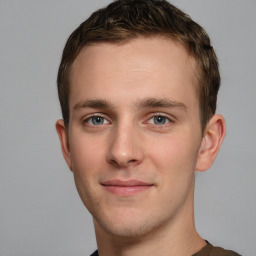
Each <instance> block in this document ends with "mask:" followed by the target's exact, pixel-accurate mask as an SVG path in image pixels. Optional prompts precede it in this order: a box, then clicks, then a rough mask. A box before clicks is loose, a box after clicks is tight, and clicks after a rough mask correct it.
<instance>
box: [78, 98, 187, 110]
mask: <svg viewBox="0 0 256 256" xmlns="http://www.w3.org/2000/svg"><path fill="white" fill-rule="evenodd" d="M135 106H136V107H137V108H157V107H162V108H180V109H183V110H186V109H187V107H186V105H185V104H183V103H182V102H178V101H174V100H170V99H165V98H163V99H157V98H146V99H143V100H138V101H137V102H135ZM81 108H96V109H110V108H114V104H113V103H111V102H110V101H106V100H101V99H94V100H85V101H80V102H78V103H77V104H75V106H74V107H73V109H74V110H78V109H81Z"/></svg>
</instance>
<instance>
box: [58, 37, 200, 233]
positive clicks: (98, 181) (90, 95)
mask: <svg viewBox="0 0 256 256" xmlns="http://www.w3.org/2000/svg"><path fill="white" fill-rule="evenodd" d="M195 66H196V65H195V61H194V60H193V58H192V57H190V56H189V55H188V54H187V52H186V51H185V49H184V48H183V47H182V46H180V45H178V44H176V43H174V42H172V41H170V40H167V39H166V40H165V39H163V38H151V39H149V38H147V39H146V38H138V39H134V40H132V41H129V42H127V43H123V44H111V43H98V44H95V45H91V46H88V47H86V48H84V49H83V50H82V51H81V53H80V54H79V55H78V57H77V58H76V60H75V62H74V63H73V66H72V70H71V78H70V81H71V94H70V105H69V107H70V123H69V129H68V132H67V133H68V137H65V136H66V135H65V134H64V135H63V136H64V139H63V144H64V148H65V149H64V151H65V152H66V155H65V153H64V155H65V158H66V161H67V163H68V165H69V167H70V169H71V170H72V171H73V173H74V179H75V183H76V186H77V190H78V192H79V195H80V197H81V199H82V201H83V203H84V204H85V206H86V207H87V208H88V210H89V211H90V212H91V214H92V215H93V218H94V222H95V226H96V232H97V230H98V231H99V230H101V231H104V232H107V233H109V234H113V235H118V236H136V235H137V236H139V235H144V234H146V233H150V232H151V231H152V230H156V229H158V228H161V227H163V226H164V227H168V226H169V225H174V223H177V222H179V221H180V222H182V221H186V218H189V217H186V216H189V215H192V211H193V189H194V172H195V168H196V165H197V162H198V152H199V151H200V146H201V142H202V137H201V134H202V132H201V126H200V114H199V102H198V96H197V94H196V91H197V90H196V86H197V84H196V79H195V75H194V74H195V72H196V70H195Z"/></svg>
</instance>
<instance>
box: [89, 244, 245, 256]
mask: <svg viewBox="0 0 256 256" xmlns="http://www.w3.org/2000/svg"><path fill="white" fill-rule="evenodd" d="M206 243H207V244H206V245H205V246H204V247H203V248H202V249H201V250H200V251H199V252H197V253H195V254H193V255H192V256H241V255H240V254H238V253H236V252H233V251H230V250H225V249H223V248H221V247H215V246H213V245H211V244H210V243H209V242H208V241H206ZM91 256H99V254H98V251H95V252H94V253H93V254H92V255H91Z"/></svg>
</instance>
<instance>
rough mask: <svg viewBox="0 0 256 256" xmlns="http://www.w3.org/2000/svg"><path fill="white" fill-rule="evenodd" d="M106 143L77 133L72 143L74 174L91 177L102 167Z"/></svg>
mask: <svg viewBox="0 0 256 256" xmlns="http://www.w3.org/2000/svg"><path fill="white" fill-rule="evenodd" d="M105 144H106V143H104V142H102V140H100V139H94V138H91V137H89V136H85V135H84V134H79V133H78V132H77V133H76V135H75V136H73V140H72V141H71V143H70V152H71V163H72V170H73V172H75V173H77V174H79V175H81V176H83V175H91V173H93V172H95V171H96V170H98V169H99V168H100V167H101V166H102V161H103V160H104V159H105V158H104V152H105V148H104V145H105Z"/></svg>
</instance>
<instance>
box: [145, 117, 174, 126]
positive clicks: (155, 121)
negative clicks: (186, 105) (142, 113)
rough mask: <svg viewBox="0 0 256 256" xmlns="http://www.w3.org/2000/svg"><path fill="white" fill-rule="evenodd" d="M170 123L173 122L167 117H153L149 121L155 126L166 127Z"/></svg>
mask: <svg viewBox="0 0 256 256" xmlns="http://www.w3.org/2000/svg"><path fill="white" fill-rule="evenodd" d="M170 122H171V120H170V118H168V117H166V116H161V115H157V116H153V117H151V118H150V119H149V123H150V124H155V125H164V124H167V123H170Z"/></svg>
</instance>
